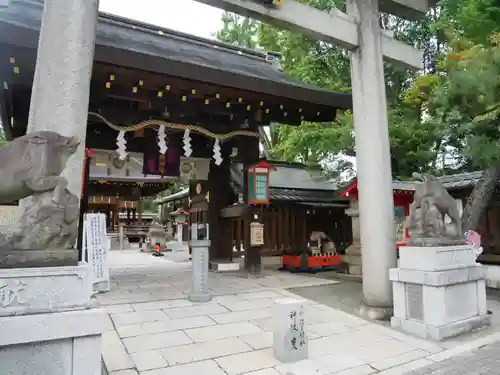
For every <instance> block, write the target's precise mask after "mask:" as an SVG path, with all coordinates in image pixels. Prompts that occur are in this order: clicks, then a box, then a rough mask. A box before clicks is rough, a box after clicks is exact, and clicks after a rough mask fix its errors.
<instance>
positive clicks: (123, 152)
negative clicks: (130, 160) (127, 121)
mask: <svg viewBox="0 0 500 375" xmlns="http://www.w3.org/2000/svg"><path fill="white" fill-rule="evenodd" d="M116 145H117V146H118V148H117V149H116V152H117V153H118V156H119V158H120V159H121V160H124V159H125V158H126V157H127V140H126V139H125V131H124V130H120V131H119V132H118V136H117V137H116Z"/></svg>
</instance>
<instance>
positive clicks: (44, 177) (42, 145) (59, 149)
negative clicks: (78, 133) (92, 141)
mask: <svg viewBox="0 0 500 375" xmlns="http://www.w3.org/2000/svg"><path fill="white" fill-rule="evenodd" d="M79 143H80V142H79V141H78V140H77V139H76V138H75V137H65V136H62V135H60V134H58V133H55V132H51V131H39V132H34V133H29V134H27V135H25V136H23V137H19V138H17V139H15V140H13V141H12V142H9V143H8V144H7V145H6V146H4V147H2V148H0V176H2V181H1V183H0V204H5V203H12V202H15V201H17V200H20V199H23V198H26V197H29V196H30V195H33V194H35V193H42V192H46V191H51V190H53V191H54V195H53V200H54V202H55V203H58V202H59V201H60V200H61V197H62V195H63V194H64V190H65V188H66V186H67V181H66V180H65V179H64V178H63V177H61V176H60V175H61V173H62V172H63V170H64V168H65V167H66V163H67V161H68V159H69V158H70V157H71V156H72V155H73V154H74V153H75V152H76V150H77V148H78V145H79Z"/></svg>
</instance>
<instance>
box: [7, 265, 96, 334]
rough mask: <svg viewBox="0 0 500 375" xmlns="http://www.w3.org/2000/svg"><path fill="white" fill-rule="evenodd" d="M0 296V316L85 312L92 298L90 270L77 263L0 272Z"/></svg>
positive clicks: (86, 266)
mask: <svg viewBox="0 0 500 375" xmlns="http://www.w3.org/2000/svg"><path fill="white" fill-rule="evenodd" d="M0 292H1V293H0V316H8V315H23V314H39V313H46V312H60V311H66V310H81V309H87V308H89V307H90V306H91V297H92V281H91V268H90V266H89V265H88V264H87V263H80V264H79V265H78V266H70V267H48V268H11V269H8V270H6V269H4V270H0ZM0 336H1V335H0Z"/></svg>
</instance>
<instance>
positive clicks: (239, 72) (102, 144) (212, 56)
mask: <svg viewBox="0 0 500 375" xmlns="http://www.w3.org/2000/svg"><path fill="white" fill-rule="evenodd" d="M42 12H43V1H39V0H33V1H26V2H20V1H14V2H12V3H11V4H10V5H9V7H7V8H0V49H1V51H2V57H1V58H0V72H1V77H2V81H3V87H2V88H0V114H1V118H2V123H3V124H4V130H5V133H6V135H7V137H8V138H9V139H13V138H16V137H19V136H22V135H23V134H25V133H26V131H27V126H28V115H29V107H30V97H31V90H32V87H33V77H34V71H35V64H36V60H37V48H38V42H39V32H40V25H41V20H42ZM350 108H352V100H351V95H350V94H344V93H333V92H329V91H325V90H321V89H318V88H314V87H311V86H309V85H307V84H304V83H302V82H299V81H297V80H295V79H293V78H291V77H288V76H287V75H286V74H284V73H283V72H282V70H281V67H280V64H279V58H278V56H276V54H273V53H264V52H259V51H252V50H248V49H245V48H240V47H235V46H232V45H228V44H225V43H220V42H217V41H213V40H206V39H202V38H197V37H193V36H190V35H186V34H183V33H179V32H175V31H172V30H168V29H165V28H160V27H156V26H151V25H147V24H144V23H141V22H136V21H132V20H129V19H124V18H120V17H116V16H111V15H108V14H102V13H101V14H100V15H99V19H98V26H97V34H96V46H95V53H94V63H93V69H92V76H91V84H90V103H89V108H88V119H87V124H86V132H85V134H86V142H85V147H86V148H87V149H90V150H95V151H97V152H101V151H102V152H110V154H108V160H107V161H106V166H102V165H98V164H102V163H104V162H103V161H102V160H101V161H98V160H97V159H98V158H95V159H93V157H92V156H89V157H88V158H87V160H88V162H86V163H87V164H88V165H87V167H88V168H86V170H88V171H89V173H87V174H86V176H87V178H85V179H84V186H83V189H82V190H83V192H84V194H83V195H82V198H83V200H82V207H83V208H84V210H87V209H88V204H89V203H90V205H91V206H94V207H95V206H96V205H102V204H105V202H106V200H107V201H108V202H112V200H115V203H114V204H113V203H112V204H110V206H111V207H108V209H109V210H110V211H111V212H115V215H114V216H113V214H112V213H110V214H109V216H111V217H112V219H108V221H109V220H111V222H112V223H108V225H110V226H112V227H113V228H114V227H115V226H116V220H117V219H113V218H116V217H119V215H118V216H117V215H116V211H117V210H119V209H120V208H125V209H127V206H126V204H125V203H119V204H117V203H116V202H118V201H120V202H137V201H138V198H140V197H141V196H145V195H149V194H154V192H156V191H160V190H162V189H164V188H165V186H166V184H168V183H169V182H171V181H173V180H178V179H186V180H189V181H191V182H190V183H191V184H192V185H193V190H192V191H196V189H195V188H196V186H197V184H198V182H199V181H202V183H203V189H204V191H203V195H202V198H203V199H202V201H205V196H206V193H207V192H208V191H209V192H210V199H209V201H208V202H206V211H205V212H206V217H207V221H208V222H209V223H210V228H211V230H210V233H211V238H210V239H211V248H210V257H211V258H212V259H228V260H230V259H231V257H232V243H231V241H232V239H231V236H230V235H228V233H230V231H231V226H230V225H228V223H229V220H230V218H228V217H225V216H224V214H223V210H224V209H225V208H226V207H228V206H230V205H232V204H233V201H232V197H231V194H230V192H231V184H230V177H231V169H230V164H231V163H230V158H231V160H233V161H234V162H237V163H240V164H241V165H242V166H243V169H244V170H245V168H247V167H248V166H249V165H251V164H252V163H255V162H256V161H257V160H258V159H259V127H261V126H265V125H268V124H270V123H274V122H278V123H282V124H288V125H291V126H299V125H300V124H301V123H302V121H310V122H328V123H332V124H333V121H334V120H335V118H336V115H337V111H338V110H339V109H350ZM70 125H71V124H70ZM332 126H333V125H332ZM109 155H111V156H109ZM109 158H110V159H109ZM133 163H135V164H136V165H135V166H134V168H135V169H134V168H132V169H134V170H136V172H134V173H130V166H129V164H133ZM141 166H142V168H141ZM137 168H138V170H139V171H140V172H142V173H140V172H137ZM99 169H100V171H99ZM108 169H119V170H120V171H121V172H120V173H122V175H121V176H120V178H118V179H117V178H115V177H113V174H114V172H113V171H108ZM127 170H129V172H128V175H127ZM94 173H95V174H94ZM69 183H70V184H72V181H69ZM244 183H245V184H246V182H244ZM95 197H103V199H101V198H95ZM198 201H200V198H199V197H197V196H193V197H192V203H193V208H194V207H195V206H196V205H197V204H198V203H201V202H198ZM113 205H114V207H115V208H113ZM123 205H125V207H124V206H123ZM116 206H118V208H116ZM84 210H83V211H84ZM82 214H83V212H82Z"/></svg>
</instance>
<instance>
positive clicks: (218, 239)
mask: <svg viewBox="0 0 500 375" xmlns="http://www.w3.org/2000/svg"><path fill="white" fill-rule="evenodd" d="M221 148H222V150H221V153H222V158H223V162H222V164H221V165H215V163H214V161H213V160H211V162H210V170H209V173H208V189H209V192H210V195H209V201H208V215H207V216H208V225H209V234H210V241H211V244H210V259H211V260H212V259H213V260H215V259H217V260H226V261H231V260H232V258H233V244H232V237H233V236H232V233H231V229H232V227H231V223H230V222H229V220H228V219H222V218H221V217H220V210H221V209H222V208H224V207H227V206H229V205H230V204H231V203H232V196H233V192H232V188H231V183H230V178H231V173H230V160H229V154H230V149H229V147H228V145H227V144H223V145H221Z"/></svg>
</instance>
